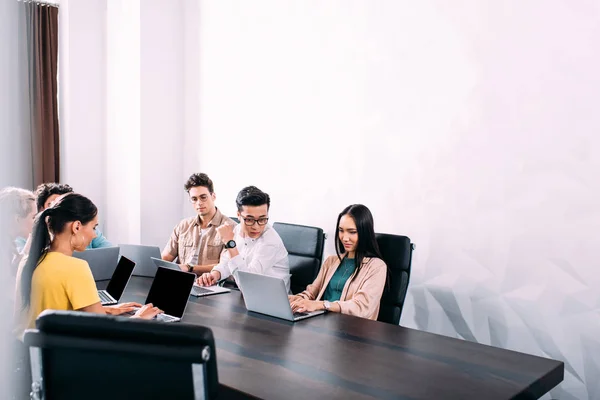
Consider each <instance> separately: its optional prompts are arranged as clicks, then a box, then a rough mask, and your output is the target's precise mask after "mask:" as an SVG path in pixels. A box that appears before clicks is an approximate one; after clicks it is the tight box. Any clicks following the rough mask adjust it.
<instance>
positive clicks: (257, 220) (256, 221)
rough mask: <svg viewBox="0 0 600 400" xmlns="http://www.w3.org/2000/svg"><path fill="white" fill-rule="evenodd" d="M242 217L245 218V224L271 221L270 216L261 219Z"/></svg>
mask: <svg viewBox="0 0 600 400" xmlns="http://www.w3.org/2000/svg"><path fill="white" fill-rule="evenodd" d="M242 219H243V220H244V224H245V225H246V226H252V225H254V224H259V225H266V224H267V222H269V218H264V217H263V218H259V219H254V218H246V217H242Z"/></svg>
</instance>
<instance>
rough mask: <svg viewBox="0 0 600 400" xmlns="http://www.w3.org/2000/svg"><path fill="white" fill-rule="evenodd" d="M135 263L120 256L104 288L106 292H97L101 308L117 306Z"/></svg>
mask: <svg viewBox="0 0 600 400" xmlns="http://www.w3.org/2000/svg"><path fill="white" fill-rule="evenodd" d="M134 268H135V263H134V262H133V261H131V260H130V259H128V258H127V257H123V256H121V258H120V259H119V263H118V264H117V268H115V272H114V273H113V275H112V278H110V282H108V285H107V286H106V290H98V296H100V301H101V303H102V305H103V306H110V305H113V304H117V303H118V302H119V300H120V299H121V296H122V295H123V292H124V291H125V288H126V287H127V283H129V279H131V274H132V272H133V269H134Z"/></svg>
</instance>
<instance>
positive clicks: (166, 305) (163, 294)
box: [145, 267, 196, 322]
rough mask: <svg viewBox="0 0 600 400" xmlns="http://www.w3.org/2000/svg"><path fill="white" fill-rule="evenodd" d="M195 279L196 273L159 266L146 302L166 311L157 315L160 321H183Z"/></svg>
mask: <svg viewBox="0 0 600 400" xmlns="http://www.w3.org/2000/svg"><path fill="white" fill-rule="evenodd" d="M195 280H196V275H194V274H192V273H190V272H184V271H181V270H180V271H176V270H174V269H169V268H164V267H158V268H157V270H156V275H155V276H154V280H153V281H152V286H150V291H149V292H148V297H146V303H145V304H148V303H152V305H154V307H158V308H160V309H161V310H163V311H164V314H159V315H157V317H156V319H157V320H159V321H163V322H178V321H181V318H183V314H184V313H185V309H186V308H187V304H188V298H189V297H190V292H191V291H192V286H194V281H195Z"/></svg>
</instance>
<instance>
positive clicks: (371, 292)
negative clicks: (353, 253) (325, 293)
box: [337, 261, 387, 318]
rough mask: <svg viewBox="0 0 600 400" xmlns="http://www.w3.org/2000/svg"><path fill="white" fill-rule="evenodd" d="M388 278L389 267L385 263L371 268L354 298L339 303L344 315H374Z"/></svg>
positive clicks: (376, 264) (364, 316) (367, 316)
mask: <svg viewBox="0 0 600 400" xmlns="http://www.w3.org/2000/svg"><path fill="white" fill-rule="evenodd" d="M386 277H387V267H386V265H385V263H383V262H382V261H380V262H375V264H374V265H372V266H370V268H369V271H368V274H367V276H366V277H365V279H364V282H363V284H362V285H361V286H360V287H359V288H358V290H357V291H356V293H354V295H353V296H352V298H351V299H349V300H345V301H338V302H337V303H338V304H339V306H340V310H341V312H342V314H348V315H354V316H356V317H362V318H369V316H371V315H373V312H374V309H375V308H376V307H378V306H379V302H380V300H381V295H382V294H383V289H384V287H385V282H386ZM375 317H377V316H375Z"/></svg>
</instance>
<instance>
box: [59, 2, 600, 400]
mask: <svg viewBox="0 0 600 400" xmlns="http://www.w3.org/2000/svg"><path fill="white" fill-rule="evenodd" d="M97 1H99V2H102V1H104V2H106V1H107V0H97ZM109 1H113V2H115V1H116V2H120V4H121V6H122V5H123V3H122V2H123V1H126V0H109ZM71 2H73V1H72V0H71ZM140 4H141V5H140V11H139V14H135V13H134V14H133V15H130V17H132V18H134V20H135V24H139V30H138V28H136V29H134V31H133V33H131V34H130V35H138V34H139V42H136V43H138V44H136V45H135V46H133V47H134V48H133V49H132V48H130V51H132V52H136V53H135V54H133V55H132V57H134V58H136V57H138V55H139V68H138V67H135V68H134V69H132V70H131V71H130V73H131V76H133V79H136V80H137V79H139V83H140V92H139V93H140V96H139V97H135V96H133V97H131V98H132V101H131V102H121V103H117V102H118V101H119V100H118V95H119V93H121V92H120V91H119V84H118V82H117V81H114V80H111V78H110V74H109V75H108V78H107V82H106V87H107V88H108V89H107V90H108V93H109V95H108V97H107V98H106V100H102V99H101V96H102V89H101V88H100V89H98V88H99V87H96V86H94V87H96V89H95V90H94V91H93V92H91V93H90V96H93V97H94V98H96V96H99V97H98V98H97V99H100V100H99V101H106V106H105V107H106V108H105V109H106V112H107V115H106V117H105V121H106V120H107V119H108V120H110V118H115V114H113V113H112V112H111V109H113V108H114V107H116V104H120V107H122V109H120V111H119V112H121V113H122V114H120V115H124V116H130V117H131V116H132V115H133V116H137V115H139V118H140V119H139V133H135V132H131V131H129V132H126V133H127V134H129V135H131V134H135V135H138V134H139V141H138V142H135V143H134V144H133V145H132V146H131V147H129V146H126V147H125V148H124V149H118V152H116V153H115V152H112V153H111V152H108V153H107V152H106V150H104V149H100V150H99V152H104V153H103V155H102V156H101V157H100V158H101V160H103V161H101V162H94V163H88V164H87V165H88V166H89V168H90V169H87V170H86V171H85V172H83V170H81V169H80V166H79V164H77V163H68V162H67V164H68V167H67V170H68V172H67V173H68V174H70V175H67V176H70V177H74V178H73V179H75V180H74V181H72V182H69V183H73V184H75V183H74V182H77V183H76V185H77V188H78V189H79V188H80V190H81V191H84V190H88V187H87V186H86V185H84V177H86V176H90V175H91V176H103V174H104V173H105V172H104V170H103V168H106V171H108V173H107V174H106V176H107V178H106V183H105V190H104V191H105V193H106V196H107V199H106V203H107V204H112V207H113V209H114V207H118V206H119V204H118V203H117V200H119V201H121V202H124V203H127V204H128V205H127V207H129V208H128V210H129V211H130V212H127V213H121V214H119V212H114V213H111V212H110V209H111V207H107V208H108V209H109V213H108V215H107V224H106V225H107V230H106V233H107V235H108V236H109V238H112V237H114V238H119V240H118V241H134V240H136V239H139V240H140V241H141V242H146V243H152V244H162V243H164V241H165V240H166V238H167V237H168V234H169V232H170V229H171V227H172V224H173V222H174V221H176V220H178V219H179V218H181V217H183V216H186V215H189V213H190V211H191V208H190V206H189V204H187V203H185V196H184V193H183V190H182V189H181V185H182V184H183V182H184V181H185V178H186V177H187V176H188V175H189V174H190V173H192V172H198V171H202V172H206V173H208V174H209V175H210V176H211V177H212V178H213V179H214V181H215V185H216V192H217V198H218V200H217V204H218V206H219V207H220V208H221V209H222V210H223V211H224V212H225V213H226V214H233V213H234V212H235V206H234V201H235V196H236V194H237V192H238V191H239V189H240V188H241V187H243V186H246V185H249V184H254V185H257V186H259V187H260V188H262V189H263V190H265V191H267V192H268V193H270V194H271V196H272V201H273V205H272V211H271V216H272V220H278V221H286V222H296V223H302V224H308V225H316V226H320V227H323V228H325V229H326V231H327V232H328V233H329V235H330V237H331V236H332V235H333V227H334V224H335V219H336V216H337V214H338V213H339V211H340V210H341V209H342V208H343V207H345V206H346V205H348V204H350V203H357V202H362V203H364V204H366V205H367V206H369V207H370V209H371V210H372V212H373V214H374V216H375V219H376V230H377V231H380V232H391V233H397V234H405V235H408V236H410V237H411V238H412V240H413V241H414V242H415V243H416V245H417V250H416V252H415V255H414V261H413V275H412V281H411V287H410V292H409V296H408V299H407V304H406V306H405V310H404V314H403V318H402V324H403V325H405V326H410V327H415V328H418V329H423V330H428V331H432V332H437V333H441V334H445V335H449V336H455V337H459V338H464V339H467V340H473V341H478V342H481V343H487V344H492V345H494V346H499V347H505V348H510V349H514V350H518V351H523V352H527V353H531V354H537V355H542V356H547V357H552V358H557V359H561V360H563V361H565V363H566V379H565V382H564V383H563V384H562V385H561V386H560V388H559V389H557V390H555V391H553V393H552V397H555V398H561V399H584V398H590V399H600V386H599V383H598V380H597V376H598V373H599V372H600V362H599V361H598V357H597V355H598V354H600V343H599V342H598V337H600V318H599V315H598V307H599V306H600V297H599V294H598V291H597V289H596V288H597V287H598V285H599V284H600V273H599V272H598V271H597V270H596V269H595V268H593V266H594V264H593V258H592V257H593V254H594V250H595V249H596V248H598V247H599V246H598V245H600V243H599V240H598V238H597V235H596V229H595V228H596V227H597V226H598V223H599V222H600V221H599V220H600V215H599V208H598V206H597V204H598V202H599V200H600V199H599V197H600V190H599V189H598V185H597V184H596V182H595V181H596V179H595V178H596V175H597V172H598V167H599V165H598V163H599V162H600V161H598V160H599V159H600V158H599V157H598V149H599V147H600V138H599V137H598V135H596V134H595V133H596V132H597V131H598V130H599V128H600V117H598V114H597V113H596V112H595V108H594V107H595V105H596V104H597V103H598V102H599V101H600V90H599V89H600V87H599V86H600V81H599V80H598V79H597V71H598V67H599V66H600V50H598V46H597V45H596V43H595V38H597V37H598V35H599V33H600V32H599V26H600V24H598V22H599V10H598V8H597V7H596V6H595V5H593V4H591V3H589V2H584V1H581V0H579V1H571V2H566V1H564V0H563V1H559V0H551V1H547V2H544V6H543V8H542V7H540V4H539V3H538V4H535V3H523V2H516V1H508V2H506V1H505V2H483V3H482V2H477V1H475V0H461V1H459V2H453V3H452V4H451V5H450V3H447V2H442V1H439V0H428V1H421V2H408V1H379V2H368V1H356V2H343V1H331V0H330V1H307V2H280V1H264V0H263V1H254V2H252V3H244V2H232V1H220V2H208V1H200V0H180V1H176V2H173V3H170V6H166V5H165V3H162V4H161V3H159V2H158V1H154V0H151V1H150V0H145V1H144V2H141V3H140ZM82 7H83V5H82ZM146 7H147V8H146ZM118 15H119V14H116V16H117V17H118ZM136 15H139V19H137V18H136ZM94 26H95V25H92V28H93V29H95V32H96V33H94V35H96V34H98V35H101V36H102V35H104V37H105V38H107V39H106V40H107V42H106V43H107V46H109V53H110V43H111V39H110V37H111V35H114V33H115V32H116V31H115V29H117V27H115V26H113V24H112V23H111V22H110V20H109V21H108V22H107V24H106V25H105V29H106V32H104V33H103V32H102V27H101V26H95V27H94ZM136 26H138V25H136ZM87 28H89V27H87V26H80V27H79V29H87ZM111 32H112V33H111ZM72 34H73V32H72ZM94 37H95V36H94ZM178 38H179V40H178ZM95 40H100V39H98V38H96V39H95ZM124 40H126V41H127V40H132V37H131V36H128V37H125V38H124ZM180 44H181V46H180ZM73 46H74V45H73ZM138 47H139V48H138ZM74 48H75V47H72V48H71V51H70V56H69V58H70V60H73V58H74V57H78V58H79V60H80V61H81V62H83V61H86V62H87V63H89V64H93V62H91V61H89V60H94V57H95V56H94V54H96V56H98V57H100V56H99V55H98V54H99V53H98V52H99V50H98V49H96V48H92V49H87V50H86V49H83V48H80V49H79V50H80V51H73V49H74ZM138 51H139V53H137V52H138ZM90 52H92V55H91V57H90ZM109 58H110V54H109ZM126 59H127V57H124V58H122V59H121V60H120V61H119V62H120V63H122V64H121V65H120V64H119V63H117V64H114V65H112V64H110V63H109V64H108V65H106V62H107V61H106V60H104V64H105V65H104V67H102V68H99V69H98V70H97V71H96V72H95V73H94V74H96V75H94V76H97V77H98V79H101V78H100V77H101V76H102V73H101V71H103V70H106V69H108V68H113V69H114V70H115V71H118V70H119V68H131V64H128V62H127V61H126ZM137 62H138V61H136V63H137ZM98 63H99V64H100V65H102V59H101V58H100V59H98ZM88 67H89V65H88ZM104 68H106V69H104ZM136 71H137V72H136ZM69 75H70V77H69V79H75V78H73V76H76V74H69ZM182 77H183V79H182ZM63 84H64V82H62V83H61V90H62V89H63ZM111 88H112V89H111ZM69 90H71V91H73V90H78V89H74V88H73V87H72V85H69ZM110 90H113V91H114V92H113V93H112V96H111V95H110ZM130 94H131V92H129V95H130ZM79 98H82V97H79ZM82 101H83V100H82ZM138 103H139V108H137V107H138V105H136V104H138ZM90 106H93V105H90ZM62 117H63V115H62V114H61V118H62ZM73 118H77V116H73ZM135 118H137V117H135ZM105 123H106V124H107V125H106V128H104V129H106V131H107V132H106V138H107V139H106V140H110V138H111V135H114V134H115V132H116V131H115V130H121V131H123V129H124V125H122V123H121V124H116V125H114V130H113V128H111V124H110V123H107V122H105ZM61 124H62V120H61ZM72 124H73V122H71V125H70V126H69V128H68V132H69V133H68V134H67V135H71V136H69V137H70V139H69V140H71V141H73V140H75V141H76V142H77V141H79V144H77V143H76V142H71V143H75V144H74V146H75V149H73V150H71V151H73V152H76V151H77V150H76V149H83V148H85V147H83V146H84V143H83V142H84V138H85V136H83V133H82V131H83V130H79V129H78V130H77V133H76V134H72V133H73V132H74V130H73V128H72V126H73V125H72ZM98 124H99V125H101V124H102V123H101V122H99V123H98ZM136 129H137V128H136ZM136 132H137V131H136ZM97 135H98V136H97V137H96V139H94V140H100V139H99V138H100V137H101V134H100V133H97ZM112 137H114V136H112ZM67 145H69V144H68V143H67ZM109 149H110V150H111V151H113V149H112V148H110V147H109ZM119 152H120V153H119ZM125 152H127V153H128V154H133V156H132V157H122V158H121V159H119V158H118V157H115V154H123V153H125ZM138 155H139V156H138ZM67 157H73V156H72V155H71V153H69V155H68V156H67ZM138 157H139V158H138ZM102 162H104V163H106V164H105V166H104V167H102ZM111 171H112V172H111ZM119 171H123V172H124V173H126V176H129V175H127V174H134V175H136V176H138V180H137V181H136V180H135V179H133V180H132V185H134V187H135V189H133V190H132V191H131V193H130V195H129V196H125V195H123V193H119V192H118V191H115V188H119V187H121V185H123V179H129V178H123V177H122V176H120V175H117V174H116V173H117V172H119ZM77 177H79V178H77ZM76 178H77V179H76ZM79 182H81V183H79ZM138 185H139V186H138ZM90 190H91V189H90ZM128 190H129V189H128ZM98 196H100V194H98ZM111 202H112V203H111ZM128 202H130V203H128ZM126 224H129V225H128V226H134V229H133V230H131V231H127V232H126V233H124V231H123V230H121V229H120V228H118V227H119V226H125V225H126ZM161 238H164V239H163V241H162V242H161V243H153V242H155V241H159V240H160V239H161ZM331 243H332V240H329V241H328V246H327V252H328V253H331V251H332V245H331ZM546 397H547V398H548V397H549V396H546Z"/></svg>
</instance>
